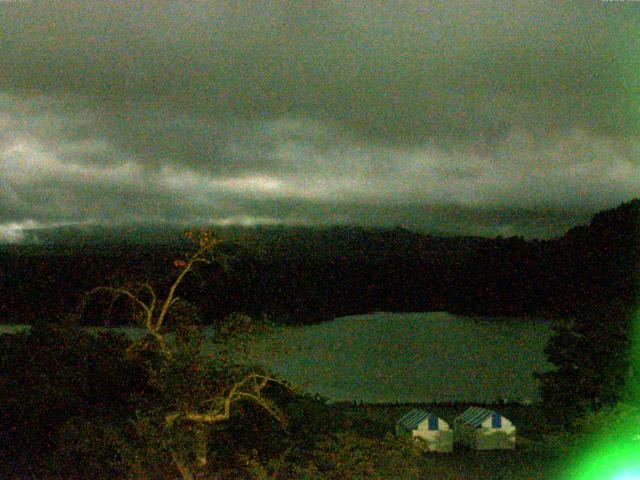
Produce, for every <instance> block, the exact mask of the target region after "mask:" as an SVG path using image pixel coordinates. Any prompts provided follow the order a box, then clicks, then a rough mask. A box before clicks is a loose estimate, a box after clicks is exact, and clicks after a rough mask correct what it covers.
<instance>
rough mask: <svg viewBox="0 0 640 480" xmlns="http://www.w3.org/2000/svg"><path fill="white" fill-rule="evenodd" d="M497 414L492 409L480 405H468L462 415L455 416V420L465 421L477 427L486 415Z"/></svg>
mask: <svg viewBox="0 0 640 480" xmlns="http://www.w3.org/2000/svg"><path fill="white" fill-rule="evenodd" d="M494 415H495V416H499V414H497V413H496V412H494V411H493V410H487V409H486V408H482V407H469V408H467V409H466V410H465V411H464V413H463V414H462V415H460V416H459V417H457V418H456V420H457V421H459V422H462V423H466V424H467V425H472V426H474V427H479V426H480V425H481V424H482V422H484V421H485V420H486V419H487V418H488V417H491V416H494Z"/></svg>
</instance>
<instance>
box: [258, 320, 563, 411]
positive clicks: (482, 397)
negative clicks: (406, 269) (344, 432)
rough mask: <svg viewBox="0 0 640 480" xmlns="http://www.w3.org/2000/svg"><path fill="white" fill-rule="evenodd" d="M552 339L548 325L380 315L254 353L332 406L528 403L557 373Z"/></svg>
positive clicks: (283, 334)
mask: <svg viewBox="0 0 640 480" xmlns="http://www.w3.org/2000/svg"><path fill="white" fill-rule="evenodd" d="M550 335H551V326H550V323H549V322H546V321H544V320H523V319H499V320H498V319H482V318H471V317H460V316H455V315H452V314H449V313H445V312H429V313H406V314H405V313H403V314H397V313H376V314H370V315H357V316H350V317H343V318H337V319H336V320H334V321H332V322H327V323H321V324H317V325H311V326H304V327H287V328H281V329H278V330H277V331H276V332H274V333H271V334H269V335H266V336H264V337H262V338H259V339H257V340H256V341H255V342H253V344H252V345H251V346H250V347H249V348H250V351H251V354H252V356H253V357H255V358H256V359H258V361H259V363H262V364H263V365H265V366H266V367H267V368H268V369H270V370H271V371H273V372H274V373H277V374H279V375H281V376H282V377H283V378H286V379H287V380H289V381H290V382H292V383H294V384H301V385H308V389H309V390H310V391H312V392H315V393H319V394H320V395H322V396H324V397H327V398H328V399H330V400H332V401H363V402H385V403H386V402H449V401H456V402H494V401H503V400H508V401H515V402H525V403H528V402H536V401H538V400H540V394H539V392H538V386H539V383H538V381H537V380H536V379H535V378H534V377H533V374H534V372H543V371H547V370H549V369H551V368H552V366H551V365H550V364H549V363H548V362H547V359H546V356H545V354H544V347H545V345H546V344H547V341H548V339H549V337H550Z"/></svg>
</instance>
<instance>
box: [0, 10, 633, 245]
mask: <svg viewBox="0 0 640 480" xmlns="http://www.w3.org/2000/svg"><path fill="white" fill-rule="evenodd" d="M638 196H640V2H632V1H628V2H607V1H604V2H602V1H599V0H593V1H592V0H589V1H572V2H562V3H560V2H551V1H532V0H527V1H512V2H504V1H486V0H484V1H482V2H478V1H476V0H469V1H447V2H441V3H440V2H428V1H426V0H405V1H399V0H397V1H392V0H353V1H348V0H347V1H345V0H322V1H310V0H307V1H305V0H299V1H293V0H289V1H285V0H268V1H258V0H227V1H221V0H211V1H198V0H191V1H189V2H177V1H171V2H162V1H134V0H129V1H126V2H116V1H109V2H107V1H104V2H98V1H82V2H74V1H60V2H59V1H44V0H43V1H29V0H0V239H4V240H5V241H6V240H10V241H17V240H20V239H21V238H23V237H24V235H25V229H29V228H42V227H47V226H51V225H66V224H93V223H99V224H107V225H111V224H120V223H131V222H158V221H169V222H173V221H179V222H187V223H188V222H212V223H223V224H227V223H241V224H254V223H259V224H277V223H285V224H290V223H292V224H333V223H339V224H348V223H353V224H359V225H383V226H395V225H405V226H407V227H410V228H413V229H417V230H421V231H445V232H451V233H466V234H469V233H471V234H480V235H496V234H501V235H524V236H526V237H531V236H536V237H548V236H552V235H559V234H561V233H562V231H563V230H565V229H566V228H568V227H569V226H571V225H572V224H574V223H576V222H583V221H585V220H587V219H588V218H589V216H590V214H591V213H593V212H595V211H598V210H600V209H603V208H610V207H614V206H616V205H618V204H619V203H621V202H622V201H626V200H629V199H631V198H634V197H638Z"/></svg>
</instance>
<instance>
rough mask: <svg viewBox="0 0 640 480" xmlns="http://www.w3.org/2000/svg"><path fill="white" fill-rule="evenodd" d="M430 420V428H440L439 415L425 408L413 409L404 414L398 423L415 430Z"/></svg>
mask: <svg viewBox="0 0 640 480" xmlns="http://www.w3.org/2000/svg"><path fill="white" fill-rule="evenodd" d="M425 420H428V421H429V430H437V429H438V416H437V415H434V414H433V413H429V412H425V411H424V410H418V409H413V410H411V411H410V412H409V413H407V414H406V415H404V416H403V417H402V418H401V419H400V420H398V423H399V424H400V425H402V426H403V427H404V428H406V429H407V430H415V429H416V428H418V425H420V424H421V423H422V422H423V421H425Z"/></svg>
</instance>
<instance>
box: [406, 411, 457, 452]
mask: <svg viewBox="0 0 640 480" xmlns="http://www.w3.org/2000/svg"><path fill="white" fill-rule="evenodd" d="M396 435H397V436H399V437H402V436H411V438H412V439H414V440H416V441H417V442H419V443H420V445H421V446H424V447H425V448H426V449H427V450H429V451H430V452H450V451H451V450H453V432H452V431H451V429H450V428H449V424H448V423H447V422H445V421H444V420H442V419H441V418H439V417H438V416H437V415H435V414H433V413H429V412H425V411H424V410H417V409H414V410H411V411H410V412H409V413H407V414H406V415H404V416H403V417H402V418H401V419H400V420H398V421H397V422H396Z"/></svg>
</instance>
